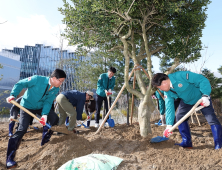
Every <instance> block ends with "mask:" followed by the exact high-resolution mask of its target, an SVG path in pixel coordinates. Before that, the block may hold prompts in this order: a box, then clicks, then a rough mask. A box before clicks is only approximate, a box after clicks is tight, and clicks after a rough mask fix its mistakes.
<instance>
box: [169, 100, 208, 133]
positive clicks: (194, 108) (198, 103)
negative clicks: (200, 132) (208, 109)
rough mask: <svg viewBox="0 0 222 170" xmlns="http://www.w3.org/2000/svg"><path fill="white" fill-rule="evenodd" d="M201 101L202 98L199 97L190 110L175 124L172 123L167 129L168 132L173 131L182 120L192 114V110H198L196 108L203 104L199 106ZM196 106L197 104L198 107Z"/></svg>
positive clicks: (200, 107)
mask: <svg viewBox="0 0 222 170" xmlns="http://www.w3.org/2000/svg"><path fill="white" fill-rule="evenodd" d="M201 102H202V99H199V100H198V101H197V103H196V104H195V105H194V106H193V107H192V109H190V111H189V112H188V113H187V114H185V115H184V116H183V117H182V118H181V119H180V120H179V121H178V122H177V123H176V124H175V125H173V127H172V128H171V129H170V130H169V132H173V131H174V129H176V128H177V127H178V126H179V125H180V124H181V123H182V122H184V121H185V120H186V119H187V118H188V117H189V116H190V115H191V114H193V112H195V111H198V110H200V109H202V108H204V106H199V105H200V103H201ZM197 106H199V107H198V108H197Z"/></svg>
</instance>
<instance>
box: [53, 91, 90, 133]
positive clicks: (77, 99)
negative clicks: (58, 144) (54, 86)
mask: <svg viewBox="0 0 222 170" xmlns="http://www.w3.org/2000/svg"><path fill="white" fill-rule="evenodd" d="M92 99H93V92H91V91H87V92H85V93H82V92H79V91H77V90H70V91H65V92H62V93H61V94H59V95H58V96H57V97H56V102H57V103H58V110H59V113H60V118H59V124H58V125H59V126H60V125H62V124H64V123H65V121H66V118H67V116H68V117H69V118H68V119H69V121H68V122H69V125H68V130H69V131H73V133H78V131H77V130H75V127H76V119H77V120H82V112H83V108H84V105H85V102H86V100H92ZM74 107H75V108H74Z"/></svg>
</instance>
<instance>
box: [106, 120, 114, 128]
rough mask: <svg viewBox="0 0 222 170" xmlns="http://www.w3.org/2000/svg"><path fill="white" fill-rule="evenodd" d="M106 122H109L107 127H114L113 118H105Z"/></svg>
mask: <svg viewBox="0 0 222 170" xmlns="http://www.w3.org/2000/svg"><path fill="white" fill-rule="evenodd" d="M107 122H108V124H109V127H114V126H115V123H114V120H113V119H107Z"/></svg>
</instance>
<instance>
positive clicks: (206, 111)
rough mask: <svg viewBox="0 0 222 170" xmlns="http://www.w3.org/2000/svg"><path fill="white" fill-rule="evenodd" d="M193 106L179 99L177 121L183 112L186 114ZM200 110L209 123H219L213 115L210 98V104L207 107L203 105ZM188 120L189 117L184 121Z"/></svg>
mask: <svg viewBox="0 0 222 170" xmlns="http://www.w3.org/2000/svg"><path fill="white" fill-rule="evenodd" d="M193 106H194V105H189V104H185V103H184V102H183V100H181V101H180V104H179V107H178V110H177V113H176V119H177V121H179V120H180V119H181V118H182V117H183V116H184V115H185V114H187V113H188V112H189V111H190V110H191V108H192V107H193ZM201 112H202V114H203V115H204V116H205V118H206V120H207V122H208V124H209V125H220V122H219V120H218V119H217V117H216V115H215V112H214V109H213V106H212V101H211V99H210V105H209V106H208V107H204V108H203V109H201ZM188 120H189V118H187V120H185V121H188Z"/></svg>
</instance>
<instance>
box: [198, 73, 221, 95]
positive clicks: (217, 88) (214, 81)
mask: <svg viewBox="0 0 222 170" xmlns="http://www.w3.org/2000/svg"><path fill="white" fill-rule="evenodd" d="M218 70H219V69H218ZM202 74H203V75H204V76H205V77H206V78H207V79H208V80H209V81H210V84H211V89H212V91H211V95H210V96H211V98H212V99H218V98H221V97H222V87H221V83H222V78H218V77H215V76H214V73H212V72H211V71H210V70H208V69H203V70H202Z"/></svg>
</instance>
